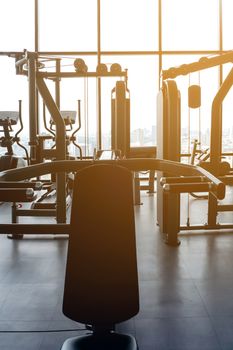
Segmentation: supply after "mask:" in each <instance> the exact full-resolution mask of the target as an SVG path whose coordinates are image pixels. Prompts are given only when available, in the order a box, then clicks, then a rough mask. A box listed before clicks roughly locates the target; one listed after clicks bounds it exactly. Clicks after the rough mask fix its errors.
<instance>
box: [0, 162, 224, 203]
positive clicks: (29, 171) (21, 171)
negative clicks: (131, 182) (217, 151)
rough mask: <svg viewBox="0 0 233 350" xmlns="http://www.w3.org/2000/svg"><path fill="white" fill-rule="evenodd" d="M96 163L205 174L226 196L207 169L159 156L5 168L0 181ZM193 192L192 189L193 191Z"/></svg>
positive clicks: (14, 179) (136, 169)
mask: <svg viewBox="0 0 233 350" xmlns="http://www.w3.org/2000/svg"><path fill="white" fill-rule="evenodd" d="M94 164H112V165H119V166H123V167H125V168H128V169H129V170H131V171H147V170H158V171H162V172H166V173H170V174H171V175H172V174H174V175H176V176H205V177H206V178H207V180H208V181H210V182H212V183H213V185H212V189H211V191H213V192H215V193H216V195H217V197H218V199H223V198H224V197H225V185H224V183H223V182H221V181H220V180H219V179H218V178H216V177H215V176H214V175H212V174H211V173H209V172H208V171H207V170H205V169H203V168H201V167H198V166H194V165H188V164H182V163H179V162H174V161H169V160H163V159H158V158H130V159H122V160H96V161H94V160H92V161H90V160H82V161H81V160H65V161H53V162H49V163H41V164H35V165H31V166H29V167H25V168H18V169H10V170H5V171H2V172H1V173H0V181H20V180H24V179H28V178H33V177H38V176H41V175H45V174H51V173H59V172H77V171H78V170H81V169H83V168H85V167H87V166H91V165H94ZM191 192H192V191H191Z"/></svg>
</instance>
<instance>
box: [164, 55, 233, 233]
mask: <svg viewBox="0 0 233 350" xmlns="http://www.w3.org/2000/svg"><path fill="white" fill-rule="evenodd" d="M232 61H233V52H232V51H230V52H227V53H226V54H223V55H219V56H214V57H209V58H207V57H203V58H201V59H200V60H199V61H198V62H194V63H191V64H185V65H181V66H179V67H176V68H170V69H168V70H164V71H163V72H162V76H163V87H162V89H161V91H160V92H159V95H158V157H160V158H163V159H170V160H176V161H180V155H181V154H180V142H181V141H180V139H181V136H180V120H181V115H180V114H181V111H180V92H179V90H178V87H177V85H176V82H175V80H173V79H174V78H176V77H177V76H179V75H186V74H190V73H191V72H199V71H201V70H203V69H207V68H210V67H214V66H218V65H221V64H224V63H228V62H232ZM232 85H233V68H232V69H231V71H230V72H229V74H228V75H227V77H226V78H225V80H224V81H223V83H222V85H221V86H220V88H219V90H218V92H217V94H216V96H215V97H214V100H213V102H212V110H211V135H210V136H211V138H210V149H209V155H208V157H207V156H206V155H204V156H205V157H203V159H200V163H199V165H200V166H201V167H203V168H204V169H206V170H208V171H209V172H211V173H212V174H214V175H215V176H217V177H218V178H219V179H221V180H222V181H223V182H224V183H225V184H228V185H232V184H233V175H232V171H231V168H230V165H229V163H228V162H226V161H224V160H222V103H223V100H224V98H225V97H226V95H227V93H228V92H229V90H230V88H231V87H232ZM189 90H190V91H189V95H190V96H191V95H192V96H194V97H195V98H193V99H190V103H189V104H190V105H191V107H194V108H196V107H198V105H199V104H200V89H199V87H196V86H192V87H191V86H190V87H189ZM191 90H193V91H191ZM195 101H196V102H195ZM171 130H172V131H173V132H171ZM194 147H197V144H196V145H194ZM163 175H164V174H160V175H159V178H161V177H162V176H163ZM165 175H167V174H165ZM190 192H195V191H194V190H193V191H190ZM172 201H173V206H174V208H175V209H174V210H175V211H176V215H175V218H174V223H175V225H176V230H177V232H179V231H180V230H195V229H221V228H233V224H219V223H218V222H217V215H218V213H219V212H223V211H232V210H233V205H231V204H230V205H223V204H219V203H218V200H217V198H216V197H215V196H212V195H211V194H209V196H208V219H207V224H206V225H189V224H187V225H186V226H181V225H180V209H179V205H180V198H179V195H176V196H173V197H172V196H171V197H170V198H168V197H167V196H165V195H164V192H161V191H159V192H158V223H159V226H160V230H161V232H167V230H169V228H167V226H166V225H169V223H168V222H167V220H166V215H167V210H168V209H167V207H168V203H167V202H169V203H171V202H172Z"/></svg>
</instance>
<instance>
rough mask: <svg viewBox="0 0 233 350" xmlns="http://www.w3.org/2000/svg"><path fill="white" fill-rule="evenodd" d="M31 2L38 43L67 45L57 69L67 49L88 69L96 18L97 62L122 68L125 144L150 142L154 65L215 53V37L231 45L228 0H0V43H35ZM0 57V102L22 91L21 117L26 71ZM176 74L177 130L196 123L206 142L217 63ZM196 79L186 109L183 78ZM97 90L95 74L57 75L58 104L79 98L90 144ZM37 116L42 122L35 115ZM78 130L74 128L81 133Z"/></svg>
mask: <svg viewBox="0 0 233 350" xmlns="http://www.w3.org/2000/svg"><path fill="white" fill-rule="evenodd" d="M37 2H38V9H39V22H38V30H39V31H38V39H39V40H38V43H39V46H38V48H39V51H41V52H45V51H49V52H54V51H56V52H62V55H63V54H64V56H65V53H67V55H66V57H67V59H66V60H64V59H63V63H64V64H65V65H67V67H66V68H65V67H62V69H67V70H68V69H72V68H70V67H71V66H72V65H73V59H74V58H75V55H76V57H82V58H84V59H85V61H86V63H87V65H88V68H89V71H94V70H95V69H96V65H97V61H98V60H97V58H98V56H97V49H98V19H99V20H100V29H101V30H100V33H99V34H100V37H99V39H100V40H99V43H100V44H101V45H100V50H101V51H100V52H99V58H100V59H101V62H103V63H107V64H109V65H110V64H111V63H114V62H117V63H120V64H121V65H122V67H123V69H128V78H129V79H128V87H129V89H130V96H131V143H132V145H135V144H137V145H148V144H155V143H156V139H155V129H156V95H157V93H158V90H159V85H161V84H160V83H161V71H160V70H161V69H167V68H169V67H171V66H177V65H181V64H184V63H190V62H192V61H196V60H198V59H199V58H200V54H201V55H202V56H205V55H206V56H207V55H209V54H211V53H218V51H219V50H220V48H221V44H223V46H222V47H223V50H230V49H232V43H231V42H232V35H231V32H232V30H231V29H232V18H231V13H232V7H233V6H232V1H231V0H188V1H187V0H146V1H143V0H126V1H125V0H111V1H110V0H88V1H84V0H21V1H16V0H8V1H4V2H2V3H0V10H1V22H0V29H1V33H2V35H1V41H0V51H22V50H23V49H28V50H31V51H34V50H35V48H36V45H35V8H34V3H37ZM98 5H100V17H99V18H98ZM221 5H222V12H221V11H220V9H221ZM160 13H161V15H162V17H161V18H160V17H159V15H160ZM19 14H20V15H19ZM160 20H161V21H160ZM221 24H222V27H221ZM221 28H222V29H223V30H221ZM200 51H201V52H200ZM74 52H75V55H72V53H74ZM68 54H69V55H68ZM68 56H69V57H68ZM71 57H72V58H71ZM0 63H1V65H0V72H1V82H0V88H1V96H2V98H1V101H0V110H3V109H17V104H18V102H17V101H18V100H19V99H22V100H23V109H24V116H25V118H24V121H25V125H27V124H28V86H27V79H26V77H22V76H16V75H15V68H14V59H13V58H8V57H1V58H0ZM229 69H230V67H228V66H226V68H224V72H223V73H224V76H225V74H226V70H229ZM115 81H116V79H111V78H106V79H105V78H103V79H102V81H101V91H100V93H101V114H102V133H103V135H102V138H103V143H104V147H107V148H108V147H110V129H111V123H110V120H111V116H110V114H111V89H112V88H113V86H114V84H115ZM176 81H177V84H178V87H179V89H180V90H181V94H182V131H183V133H185V130H186V129H187V125H188V124H189V126H190V128H191V131H190V135H191V136H193V137H195V136H196V135H197V134H198V132H197V131H198V129H199V126H198V125H199V124H200V125H201V132H199V134H201V137H202V142H203V143H204V142H205V144H207V143H208V142H209V134H208V133H209V131H208V130H210V127H211V126H210V115H211V104H212V100H213V97H214V94H215V93H216V91H217V89H218V84H219V68H218V67H216V68H211V69H208V70H205V71H202V72H201V73H200V74H199V73H193V74H190V75H187V76H186V77H178V78H177V79H176ZM197 83H200V84H201V87H202V106H201V108H200V110H199V111H193V110H189V109H188V107H187V89H188V86H189V85H190V84H197ZM48 85H49V87H50V89H51V91H53V89H54V83H53V82H48ZM97 90H98V87H97V83H96V80H95V79H92V78H91V79H89V80H86V81H85V80H84V79H73V80H62V82H61V108H62V109H75V108H76V107H77V99H81V104H82V108H81V110H82V118H84V116H85V118H87V116H88V118H89V119H88V121H89V122H88V123H86V124H85V121H83V125H86V127H87V124H88V130H89V132H90V134H91V135H95V136H93V138H92V140H94V141H93V144H94V143H95V142H96V131H97V128H98V127H97V125H98V123H97V118H98V112H97V111H98V108H97V102H98V98H97ZM227 101H228V102H227ZM227 106H230V98H228V99H227V100H226V101H225V102H224V108H223V114H224V116H223V121H224V129H225V128H227V125H231V113H230V112H227V111H228V110H229V108H228V107H227ZM41 111H42V108H41V106H40V113H41ZM200 115H201V123H199V119H200ZM188 118H191V119H190V120H189V119H188ZM40 119H41V124H42V118H41V116H40ZM85 132H86V131H85V130H81V131H80V133H81V134H85ZM137 135H139V136H137ZM190 142H191V141H190ZM184 148H185V149H187V148H190V145H189V146H188V145H187V144H186V146H185V147H184Z"/></svg>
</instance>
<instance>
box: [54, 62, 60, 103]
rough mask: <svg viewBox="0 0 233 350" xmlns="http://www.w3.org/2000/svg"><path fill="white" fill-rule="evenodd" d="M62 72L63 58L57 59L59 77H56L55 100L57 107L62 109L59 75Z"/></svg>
mask: <svg viewBox="0 0 233 350" xmlns="http://www.w3.org/2000/svg"><path fill="white" fill-rule="evenodd" d="M60 73H61V60H60V58H57V59H56V74H57V77H56V78H55V101H56V105H57V108H58V109H59V110H60V81H61V79H60V78H59V75H60Z"/></svg>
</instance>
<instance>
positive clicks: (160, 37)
mask: <svg viewBox="0 0 233 350" xmlns="http://www.w3.org/2000/svg"><path fill="white" fill-rule="evenodd" d="M158 17H159V18H158V36H159V37H158V40H159V76H160V74H161V72H162V68H163V57H162V0H159V1H158ZM160 89H161V79H160V78H159V90H160Z"/></svg>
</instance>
